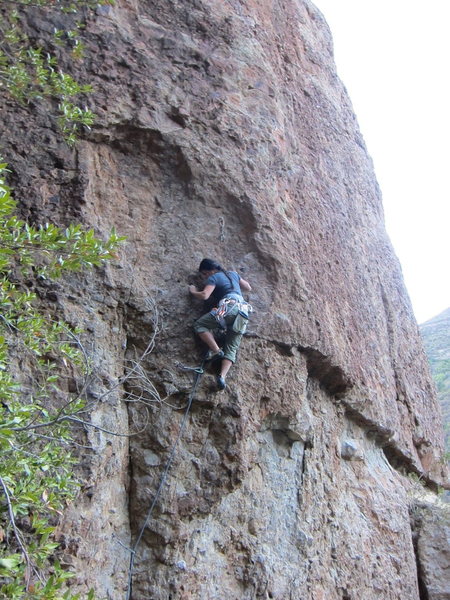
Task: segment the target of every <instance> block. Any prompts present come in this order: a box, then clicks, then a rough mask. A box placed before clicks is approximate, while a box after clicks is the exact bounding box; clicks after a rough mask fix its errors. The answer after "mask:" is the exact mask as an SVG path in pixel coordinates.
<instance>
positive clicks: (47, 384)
mask: <svg viewBox="0 0 450 600" xmlns="http://www.w3.org/2000/svg"><path fill="white" fill-rule="evenodd" d="M6 172H7V169H6V165H5V164H4V163H0V316H1V318H0V464H1V473H0V495H1V496H3V498H4V502H0V577H1V581H0V598H2V599H3V598H5V599H6V598H8V599H11V600H19V599H20V600H22V599H23V598H29V599H30V600H31V599H32V600H44V599H45V600H60V599H64V600H76V598H77V596H74V595H72V594H70V592H69V591H66V592H63V591H62V590H63V588H64V585H65V582H66V581H67V579H68V578H70V577H72V576H73V575H72V574H71V573H70V572H67V571H65V570H63V569H62V568H61V566H60V565H59V564H58V562H57V561H56V560H54V552H55V549H56V547H57V544H56V543H55V542H54V541H53V540H52V539H51V538H52V534H53V531H54V527H55V524H56V522H57V520H58V517H59V515H61V514H62V511H63V510H64V507H65V506H66V504H67V502H70V501H71V500H72V499H73V498H74V497H75V495H76V493H77V490H78V487H79V484H78V483H77V480H76V478H75V476H74V473H73V464H74V462H75V457H74V456H72V454H71V452H70V451H68V446H70V445H71V444H72V433H71V429H70V425H71V423H74V422H76V423H77V424H80V423H84V422H85V423H86V424H89V422H88V421H84V419H83V418H82V415H83V413H84V412H85V411H86V410H87V402H86V398H85V395H86V394H85V391H86V388H87V386H88V382H89V380H90V377H91V365H90V361H89V357H88V354H87V352H86V350H85V349H84V347H83V345H82V344H81V341H80V333H81V332H80V331H78V330H76V329H73V328H71V327H70V326H69V325H68V324H67V323H65V322H64V321H62V320H61V319H58V318H55V317H54V316H53V315H50V314H47V313H46V312H45V311H44V310H43V309H42V308H41V307H40V305H39V302H38V298H37V296H36V294H35V293H33V292H32V291H31V290H30V289H29V288H28V286H27V285H26V283H25V282H27V281H29V280H30V279H31V280H36V278H43V277H45V278H48V277H60V276H62V275H63V274H64V273H66V272H70V271H80V270H83V269H86V268H88V267H92V266H95V265H101V264H102V263H103V262H104V261H105V260H109V259H112V258H115V257H116V251H117V249H118V247H119V246H120V244H121V243H122V241H123V240H124V238H122V237H119V236H117V235H116V233H115V232H112V233H111V235H110V236H109V238H108V239H107V240H106V241H102V240H100V239H99V238H97V237H96V236H95V235H94V232H93V231H84V230H83V229H82V227H81V226H79V225H74V226H70V227H68V228H67V229H64V230H62V229H60V228H58V227H56V226H54V225H50V224H46V225H44V226H42V227H32V226H31V225H29V224H28V223H26V222H25V221H22V220H20V219H18V218H17V217H16V216H15V215H14V214H13V211H14V209H15V201H14V199H13V198H12V195H11V189H10V188H9V186H8V185H7V184H6V180H5V175H6ZM79 379H82V380H83V383H82V385H81V390H80V392H79V393H76V394H75V395H74V394H70V393H69V392H68V391H67V381H68V380H73V381H77V380H79ZM41 431H44V432H48V433H49V434H50V435H42V434H41V433H40V432H41ZM89 597H90V598H91V599H92V598H93V595H92V594H89Z"/></svg>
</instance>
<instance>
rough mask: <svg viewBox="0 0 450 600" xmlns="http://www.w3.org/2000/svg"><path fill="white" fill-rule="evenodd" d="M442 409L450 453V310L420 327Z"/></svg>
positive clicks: (447, 446) (447, 448) (447, 447)
mask: <svg viewBox="0 0 450 600" xmlns="http://www.w3.org/2000/svg"><path fill="white" fill-rule="evenodd" d="M420 334H421V336H422V339H423V343H424V346H425V352H426V353H427V356H428V360H429V361H430V367H431V373H432V375H433V379H434V382H435V384H436V389H437V397H438V401H439V403H440V405H441V408H442V418H443V422H444V431H445V441H446V450H447V452H449V451H450V308H447V309H446V310H444V311H443V312H441V313H440V314H439V315H437V316H436V317H433V318H432V319H430V320H429V321H426V322H425V323H422V324H421V325H420Z"/></svg>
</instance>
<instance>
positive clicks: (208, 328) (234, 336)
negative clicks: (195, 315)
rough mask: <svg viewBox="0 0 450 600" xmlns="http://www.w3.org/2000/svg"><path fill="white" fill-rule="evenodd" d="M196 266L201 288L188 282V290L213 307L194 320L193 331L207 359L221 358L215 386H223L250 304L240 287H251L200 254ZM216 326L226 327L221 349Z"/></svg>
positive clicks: (234, 358) (240, 337) (246, 290)
mask: <svg viewBox="0 0 450 600" xmlns="http://www.w3.org/2000/svg"><path fill="white" fill-rule="evenodd" d="M198 270H199V271H200V276H201V277H202V279H203V280H204V287H203V290H198V289H197V287H196V286H195V285H190V286H189V292H190V293H191V294H192V295H193V296H194V298H197V299H198V300H210V299H211V300H212V301H213V306H214V308H213V309H212V310H210V311H209V312H207V313H206V314H204V315H203V316H201V317H200V318H199V319H197V321H195V323H194V331H195V332H196V333H197V334H198V336H199V338H200V339H201V340H202V341H203V342H205V344H206V345H207V346H208V348H209V352H208V356H207V360H209V361H214V360H219V359H221V360H222V362H221V366H220V374H219V375H218V376H217V387H218V389H219V390H224V389H225V387H226V382H225V380H226V377H227V374H228V371H229V370H230V367H231V365H232V364H233V363H234V362H235V361H236V353H237V350H238V348H239V344H240V343H241V340H242V335H243V333H244V331H245V328H246V325H247V320H248V313H249V311H250V310H251V306H250V305H249V304H248V303H247V302H245V300H244V298H243V297H242V291H244V292H250V291H251V289H252V288H251V286H250V284H249V283H248V281H245V279H242V278H241V276H240V275H239V273H236V271H225V270H224V269H223V267H221V266H220V264H219V263H217V262H216V261H214V260H211V259H210V258H204V259H203V260H202V261H201V263H200V266H199V268H198ZM219 327H221V328H222V329H225V328H226V335H225V343H224V346H223V350H222V349H221V348H219V346H218V344H217V342H216V340H215V338H214V334H213V331H214V330H216V329H218V328H219Z"/></svg>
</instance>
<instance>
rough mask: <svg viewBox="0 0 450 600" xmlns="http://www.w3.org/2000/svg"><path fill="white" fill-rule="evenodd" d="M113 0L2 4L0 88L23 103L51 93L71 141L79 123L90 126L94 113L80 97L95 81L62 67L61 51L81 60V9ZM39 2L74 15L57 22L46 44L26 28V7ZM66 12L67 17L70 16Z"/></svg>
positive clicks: (30, 0) (26, 0)
mask: <svg viewBox="0 0 450 600" xmlns="http://www.w3.org/2000/svg"><path fill="white" fill-rule="evenodd" d="M111 2H112V0H99V1H98V2H93V1H92V0H75V1H73V0H6V2H3V6H1V7H0V89H3V90H4V91H6V92H7V93H8V94H10V95H11V96H12V97H13V98H15V99H16V100H17V101H18V102H19V103H21V104H22V105H26V104H29V103H30V102H32V101H40V100H43V99H49V100H52V101H55V102H56V103H57V109H56V112H55V118H56V120H57V123H58V125H59V128H60V130H61V131H62V134H63V136H64V137H65V139H66V140H67V142H68V143H69V144H73V143H74V142H75V140H76V136H77V132H78V131H79V129H80V128H81V127H87V128H89V127H90V126H91V125H92V123H93V122H94V118H95V115H94V114H93V113H92V111H91V110H89V109H88V108H86V107H85V106H82V105H81V103H80V97H83V96H84V95H86V94H88V93H89V92H90V91H91V90H92V87H91V85H89V84H82V83H80V82H78V81H77V80H76V79H75V78H74V77H72V76H71V75H70V74H68V73H66V72H64V70H63V69H62V68H61V66H60V63H61V56H64V57H65V58H66V59H67V55H69V57H70V59H71V60H72V62H73V61H75V62H76V61H79V60H81V59H82V57H83V54H84V44H83V42H82V41H81V38H80V35H79V34H80V31H82V29H83V23H82V22H81V21H80V20H79V19H78V16H79V15H78V11H80V9H92V8H93V7H95V6H97V5H98V4H110V3H111ZM36 7H37V8H40V9H42V10H46V11H62V12H64V13H66V14H67V15H69V17H70V16H72V19H71V20H72V23H71V26H70V27H67V28H65V29H59V28H57V27H55V28H54V31H53V35H52V36H51V38H50V39H49V40H48V42H47V47H46V48H42V47H40V46H38V45H36V43H35V41H34V40H33V39H32V38H31V37H30V34H29V33H27V28H26V26H25V16H26V11H27V10H30V9H31V10H32V9H34V8H36ZM69 17H68V18H69Z"/></svg>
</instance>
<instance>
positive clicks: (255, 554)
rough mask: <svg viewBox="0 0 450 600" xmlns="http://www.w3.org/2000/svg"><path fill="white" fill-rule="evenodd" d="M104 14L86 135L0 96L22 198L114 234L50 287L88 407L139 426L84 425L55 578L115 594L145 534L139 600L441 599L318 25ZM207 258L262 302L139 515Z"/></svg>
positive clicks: (352, 146)
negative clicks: (421, 545) (89, 361)
mask: <svg viewBox="0 0 450 600" xmlns="http://www.w3.org/2000/svg"><path fill="white" fill-rule="evenodd" d="M28 12H29V27H30V30H33V29H34V30H35V31H36V37H37V38H38V39H39V38H40V37H45V35H46V32H48V31H52V27H53V25H54V23H52V22H48V16H46V15H45V14H44V13H40V12H39V11H38V10H37V9H36V10H33V9H31V8H30V9H28ZM97 12H98V14H97V15H96V16H95V17H90V18H89V19H88V22H87V27H86V33H85V37H86V40H87V57H86V60H85V62H84V66H83V67H80V68H82V69H85V76H86V78H87V79H89V80H91V81H92V83H93V85H94V88H95V93H94V96H93V99H92V109H93V110H94V112H95V113H97V115H98V120H97V122H96V125H95V127H94V129H93V131H92V132H90V133H89V134H88V135H86V136H85V137H84V139H83V140H81V141H80V142H79V144H78V145H77V146H76V148H75V149H73V150H72V149H68V148H67V147H65V146H64V144H63V142H61V141H60V140H59V139H58V138H57V136H56V135H55V133H54V132H53V131H52V130H51V129H50V128H49V123H48V117H47V114H46V112H45V111H44V110H43V109H41V108H39V107H38V108H37V109H36V111H35V112H34V113H33V114H32V115H31V114H30V113H29V112H27V111H24V110H19V109H17V107H16V106H15V105H14V104H13V103H12V102H9V103H8V102H7V103H6V104H5V109H4V114H5V120H4V122H3V124H4V125H6V127H5V129H4V131H3V132H2V139H3V140H4V139H6V138H7V139H8V140H9V142H10V143H9V147H8V156H7V159H8V161H9V162H10V164H11V166H12V167H13V170H14V178H15V180H14V184H15V187H16V196H17V197H18V198H21V199H22V201H23V204H22V207H21V210H22V212H23V214H24V215H26V216H28V217H30V218H32V219H37V220H44V219H49V218H50V219H53V220H55V221H57V222H58V223H60V224H64V223H66V222H69V221H70V220H72V219H82V220H83V221H84V222H85V223H88V224H89V225H91V226H94V227H95V228H96V230H97V231H99V232H106V231H109V229H110V228H111V226H115V227H116V228H117V230H118V231H119V232H120V234H123V235H127V236H128V240H127V244H126V246H125V248H124V251H123V253H122V256H121V257H120V259H119V261H118V262H117V263H116V264H115V265H110V266H108V267H106V268H104V269H98V270H97V272H96V275H95V277H91V278H89V279H83V278H74V279H73V280H71V281H67V282H65V284H64V285H59V286H55V289H54V290H53V294H52V299H53V300H54V301H55V300H56V301H57V303H58V306H59V308H60V310H61V311H62V312H63V313H64V314H65V315H66V318H68V319H69V320H71V321H73V322H74V323H76V324H80V325H81V326H82V327H84V328H85V330H86V332H87V334H88V337H87V339H88V340H91V344H90V346H89V349H90V352H91V354H92V357H93V363H94V365H95V368H96V374H97V377H96V382H95V385H92V386H91V389H90V394H91V396H92V398H93V399H94V398H96V399H97V400H98V402H97V405H96V409H95V411H94V413H93V415H92V417H93V420H94V422H95V423H96V424H97V425H99V426H100V427H102V428H103V429H104V430H109V431H111V430H113V431H115V432H117V433H120V434H129V433H132V435H131V437H126V435H123V436H111V435H109V434H107V433H106V432H105V431H102V430H92V429H90V430H88V431H86V433H85V436H86V440H85V441H86V442H88V443H89V445H90V447H91V451H89V452H88V451H85V455H84V456H82V457H80V470H81V472H82V474H83V477H84V479H85V485H84V487H83V489H82V492H81V493H80V496H79V499H78V501H77V502H76V503H75V504H74V505H73V506H72V507H71V508H70V509H69V510H68V511H67V514H66V515H65V517H64V521H63V523H62V524H61V528H60V530H61V531H60V538H61V540H62V542H63V548H64V551H65V561H66V562H70V563H72V564H74V565H75V567H76V568H77V570H78V573H79V576H78V577H77V578H76V580H74V583H73V584H72V586H73V587H74V588H76V587H79V589H80V590H81V591H82V592H83V591H84V590H85V589H86V588H87V587H89V586H90V585H94V586H95V587H96V589H97V590H98V593H99V596H100V597H101V598H102V597H107V598H111V599H114V600H116V599H119V598H124V597H125V594H126V590H127V587H128V583H129V582H128V564H129V560H130V550H129V549H130V548H131V547H133V545H134V544H135V541H136V539H137V537H138V536H139V535H140V534H142V538H141V539H140V543H139V545H138V547H137V549H136V554H135V558H134V565H133V578H132V579H133V585H132V595H131V597H132V598H133V599H134V600H144V599H154V600H163V599H164V600H168V599H187V598H201V599H211V600H212V599H213V598H223V597H224V596H228V597H230V598H233V599H236V600H238V599H248V600H249V599H253V598H276V599H279V600H282V599H286V598H291V599H296V600H300V599H302V600H305V599H308V600H309V599H310V600H321V599H323V600H325V599H326V600H334V599H336V600H337V599H347V600H349V599H353V598H355V599H356V598H365V599H367V600H371V599H375V598H383V599H398V600H400V599H401V600H404V599H405V598H408V599H411V600H415V599H417V600H418V599H419V598H428V599H429V600H430V599H432V598H435V599H437V598H444V596H439V595H433V593H434V592H433V589H435V588H434V587H433V586H434V580H433V575H431V576H427V577H428V579H427V578H426V577H424V576H422V575H421V573H423V572H424V571H426V572H427V573H429V572H430V571H431V572H432V571H433V569H428V571H427V565H428V564H429V562H427V560H428V559H427V557H426V553H423V558H421V559H420V560H422V563H420V561H419V569H418V563H417V561H416V552H415V547H416V549H417V540H416V537H417V534H416V535H413V530H412V525H411V523H410V514H409V509H410V507H411V505H412V503H413V501H412V499H411V495H410V489H411V487H412V488H414V486H411V483H410V479H409V478H408V475H411V474H413V475H415V476H418V477H419V478H420V479H421V480H422V481H423V482H424V483H425V484H426V485H427V486H429V487H430V488H432V489H434V488H435V486H436V484H440V483H442V478H443V468H442V462H441V455H442V451H443V441H442V433H441V432H442V425H441V421H440V416H439V410H438V408H437V404H436V399H435V394H434V391H433V386H432V383H431V379H430V374H429V370H428V366H427V361H426V357H425V354H424V351H423V348H422V344H421V341H420V338H419V333H418V328H417V325H416V323H415V321H414V318H413V316H412V311H411V307H410V303H409V300H408V297H407V294H406V291H405V288H404V285H403V281H402V275H401V270H400V266H399V264H398V261H397V259H396V257H395V255H394V253H393V250H392V247H391V244H390V242H389V240H388V238H387V235H386V232H385V229H384V222H383V211H382V204H381V196H380V191H379V188H378V185H377V183H376V179H375V175H374V173H373V166H372V162H371V160H370V157H369V156H368V154H367V150H366V148H365V145H364V142H363V139H362V137H361V134H360V132H359V130H358V125H357V122H356V118H355V116H354V114H353V111H352V107H351V104H350V101H349V99H348V97H347V94H346V91H345V89H344V88H343V86H342V84H341V82H340V81H339V79H338V78H337V76H336V72H335V67H334V63H333V54H332V42H331V35H330V32H329V30H328V27H327V25H326V23H325V21H324V19H323V17H322V16H321V14H320V13H319V12H318V11H317V9H316V8H315V7H314V6H313V5H312V4H311V3H310V2H309V1H308V0H278V1H276V0H264V1H262V2H254V1H250V0H247V1H238V0H236V1H234V0H229V1H227V2H223V1H222V0H208V1H206V0H190V1H189V2H187V1H183V2H181V1H173V0H152V1H150V0H149V1H145V0H118V1H117V3H116V5H115V6H112V7H102V8H99V9H98V11H97ZM205 256H209V257H212V258H217V259H218V260H220V262H221V263H223V264H224V265H225V266H227V267H228V268H232V269H234V270H237V271H238V272H239V273H241V274H242V276H243V277H244V278H245V279H248V280H249V281H250V282H251V284H252V287H253V291H252V293H251V294H250V297H249V299H250V302H251V303H252V305H253V307H254V309H255V312H254V314H253V316H252V320H251V325H250V328H249V331H248V334H247V335H246V337H245V339H244V341H243V344H242V348H241V351H240V356H239V360H238V363H237V364H236V366H234V367H233V370H232V372H231V374H230V377H229V380H228V381H229V384H228V387H227V390H226V391H224V392H221V393H220V394H217V393H216V391H215V388H214V378H213V375H214V370H213V369H212V368H210V369H209V370H208V371H207V373H206V374H205V376H204V377H203V379H202V380H201V382H200V384H199V386H198V388H197V390H196V394H195V398H194V402H193V404H192V409H191V411H190V412H189V415H188V417H187V420H186V423H185V426H184V429H183V435H182V437H181V439H180V440H179V442H178V445H177V447H176V453H175V454H174V455H173V463H172V464H171V468H170V470H169V471H168V473H167V477H166V479H165V482H164V485H163V487H162V489H161V494H160V496H159V498H158V502H157V503H156V505H155V506H154V508H153V509H152V512H151V514H150V513H149V510H150V507H151V506H152V502H153V500H154V498H155V494H156V491H157V489H158V486H159V484H160V481H161V476H162V474H163V472H164V469H165V466H166V465H167V461H168V460H169V457H171V452H172V450H173V449H174V443H175V442H176V440H177V435H178V432H179V428H180V425H181V424H182V423H183V422H184V421H183V419H184V414H185V412H184V410H185V407H186V403H187V400H188V398H189V393H190V390H191V389H192V383H193V375H192V372H189V371H183V370H181V369H180V368H179V366H178V363H183V364H187V365H190V366H195V365H197V364H199V361H200V356H201V351H202V349H201V347H200V345H199V343H198V341H196V340H195V339H194V336H193V333H192V322H193V320H194V319H195V318H196V317H197V316H199V315H200V314H201V310H202V307H201V305H200V303H198V302H197V301H194V300H192V299H191V298H190V297H189V295H188V293H187V284H188V282H190V281H191V279H190V278H191V277H192V276H193V274H194V273H195V271H196V269H197V267H198V264H199V262H200V260H201V259H202V258H203V257H205ZM87 343H88V342H87ZM149 344H150V348H151V350H152V351H151V352H147V353H146V349H147V348H148V347H149ZM143 354H145V358H144V360H143V361H141V362H139V363H138V367H139V368H136V369H135V370H134V371H133V374H132V377H129V378H128V379H127V381H125V382H124V376H125V375H126V373H127V372H128V374H129V371H130V368H133V366H135V365H136V362H135V361H137V360H139V357H140V356H142V355H143ZM127 394H128V396H127ZM127 399H128V401H127ZM85 445H87V444H85ZM419 521H420V519H416V520H415V522H416V524H418V527H421V524H420V523H422V522H425V521H426V519H423V520H422V521H420V522H419ZM426 522H427V523H428V522H429V521H426ZM420 531H421V532H422V533H423V536H425V537H426V532H425V528H422V529H421V530H420ZM418 572H419V577H418ZM430 577H431V580H432V581H431V583H430V580H429V579H430ZM439 577H441V575H439V576H438V578H439ZM419 587H420V589H419ZM424 590H425V591H424ZM439 593H440V592H439ZM444 593H445V589H444Z"/></svg>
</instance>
